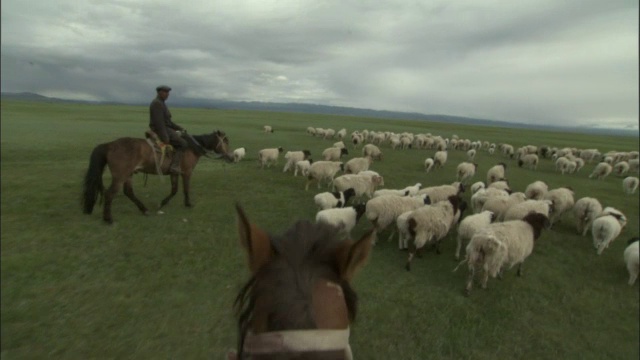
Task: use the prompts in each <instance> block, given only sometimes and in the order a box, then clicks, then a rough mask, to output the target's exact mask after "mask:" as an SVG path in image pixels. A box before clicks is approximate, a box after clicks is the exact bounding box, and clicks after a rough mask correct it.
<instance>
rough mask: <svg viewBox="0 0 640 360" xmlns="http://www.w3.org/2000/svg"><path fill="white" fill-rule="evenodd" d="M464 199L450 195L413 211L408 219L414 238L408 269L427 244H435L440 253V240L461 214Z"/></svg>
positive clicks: (410, 248) (408, 259) (410, 231)
mask: <svg viewBox="0 0 640 360" xmlns="http://www.w3.org/2000/svg"><path fill="white" fill-rule="evenodd" d="M461 204H462V200H461V199H460V198H459V197H458V196H457V195H452V196H450V197H449V198H448V199H447V201H440V202H435V203H433V204H432V205H429V206H423V207H420V208H418V209H416V210H415V211H413V212H412V213H411V214H410V215H409V217H408V219H407V223H408V229H409V234H410V235H411V237H412V238H413V246H410V247H409V257H408V258H407V265H406V269H407V271H409V270H411V260H413V257H414V255H415V253H416V251H417V250H419V249H421V248H422V247H423V246H424V245H425V244H427V243H430V244H435V246H436V252H437V253H438V254H440V241H442V239H444V237H445V236H447V234H448V233H449V230H451V228H452V227H453V226H454V225H455V222H456V221H457V219H458V217H457V216H456V215H459V214H460V211H461V209H460V205H461Z"/></svg>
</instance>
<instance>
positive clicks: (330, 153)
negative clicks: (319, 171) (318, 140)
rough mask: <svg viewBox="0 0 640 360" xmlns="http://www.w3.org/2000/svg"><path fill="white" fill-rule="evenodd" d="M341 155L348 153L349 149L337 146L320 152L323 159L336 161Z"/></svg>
mask: <svg viewBox="0 0 640 360" xmlns="http://www.w3.org/2000/svg"><path fill="white" fill-rule="evenodd" d="M342 155H349V150H347V149H345V148H342V149H341V148H337V147H330V148H326V149H324V151H323V152H322V159H323V160H324V161H338V160H340V158H341V157H342Z"/></svg>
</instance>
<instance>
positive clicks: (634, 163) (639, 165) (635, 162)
mask: <svg viewBox="0 0 640 360" xmlns="http://www.w3.org/2000/svg"><path fill="white" fill-rule="evenodd" d="M628 163H629V172H632V173H636V174H637V173H638V172H639V170H640V159H637V158H636V159H630V160H629V161H628Z"/></svg>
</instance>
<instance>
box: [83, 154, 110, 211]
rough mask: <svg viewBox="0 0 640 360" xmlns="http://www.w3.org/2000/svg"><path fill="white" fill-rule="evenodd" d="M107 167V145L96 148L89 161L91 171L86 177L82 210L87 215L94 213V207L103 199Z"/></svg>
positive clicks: (88, 171) (88, 170) (89, 170)
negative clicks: (104, 177)
mask: <svg viewBox="0 0 640 360" xmlns="http://www.w3.org/2000/svg"><path fill="white" fill-rule="evenodd" d="M106 165H107V144H100V145H98V146H96V147H95V148H94V149H93V151H92V152H91V157H90V159H89V169H87V174H86V175H85V176H84V189H83V191H82V208H83V209H82V210H83V212H84V213H85V214H91V213H92V212H93V206H94V205H95V204H96V201H98V197H100V199H102V195H103V193H104V184H103V183H102V172H103V171H104V167H105V166H106Z"/></svg>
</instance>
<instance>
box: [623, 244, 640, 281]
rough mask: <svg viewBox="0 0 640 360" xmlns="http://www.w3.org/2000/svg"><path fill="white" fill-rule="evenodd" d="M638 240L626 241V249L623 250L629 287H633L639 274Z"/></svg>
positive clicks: (639, 253)
mask: <svg viewBox="0 0 640 360" xmlns="http://www.w3.org/2000/svg"><path fill="white" fill-rule="evenodd" d="M639 240H640V238H638V237H634V238H631V239H629V241H627V244H629V245H628V246H627V248H626V249H624V263H625V265H627V271H629V285H633V284H635V282H636V279H637V278H638V273H640V248H639V247H638V243H639Z"/></svg>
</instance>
